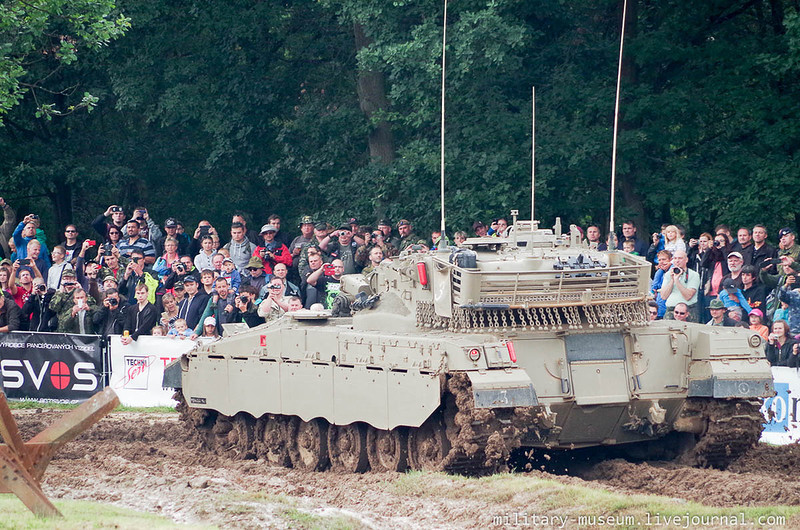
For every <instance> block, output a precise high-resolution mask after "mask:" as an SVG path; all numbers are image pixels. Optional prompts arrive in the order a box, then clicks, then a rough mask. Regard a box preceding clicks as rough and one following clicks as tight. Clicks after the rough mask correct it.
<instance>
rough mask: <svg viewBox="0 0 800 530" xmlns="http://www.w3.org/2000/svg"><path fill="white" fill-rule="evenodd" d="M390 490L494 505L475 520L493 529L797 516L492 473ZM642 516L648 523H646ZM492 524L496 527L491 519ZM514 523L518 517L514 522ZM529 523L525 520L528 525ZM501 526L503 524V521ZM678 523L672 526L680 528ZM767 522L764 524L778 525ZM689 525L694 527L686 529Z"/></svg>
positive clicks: (419, 480) (430, 478)
mask: <svg viewBox="0 0 800 530" xmlns="http://www.w3.org/2000/svg"><path fill="white" fill-rule="evenodd" d="M389 489H390V491H394V492H395V493H397V494H400V495H407V496H412V497H446V498H450V499H472V500H475V501H481V502H488V503H491V504H496V505H497V513H496V514H487V520H486V521H477V522H478V523H479V524H481V523H483V524H484V525H486V526H492V525H493V518H494V517H497V516H499V515H503V514H508V513H509V512H512V513H517V514H520V513H526V514H532V513H538V514H550V515H560V516H569V517H570V518H571V519H570V524H569V525H568V526H570V527H574V526H580V522H579V520H578V517H579V516H599V515H604V516H614V517H623V516H629V519H628V522H630V521H636V522H637V523H636V524H623V525H622V527H628V528H638V527H640V526H645V525H646V523H647V521H648V520H649V521H650V522H653V521H654V520H655V515H656V514H658V515H659V516H660V517H661V518H662V521H663V518H664V517H667V518H669V519H670V520H673V521H674V520H676V519H675V518H677V517H681V518H683V517H686V516H687V515H688V516H689V517H693V516H697V517H711V516H727V517H729V518H731V519H733V518H734V517H736V518H737V520H741V518H742V517H743V518H744V520H745V521H746V523H745V524H747V522H752V523H753V524H754V525H755V526H756V527H758V524H757V522H758V521H759V520H760V519H759V518H764V517H770V516H773V517H774V516H781V517H785V523H784V525H788V526H792V525H793V524H797V521H796V520H793V521H791V522H790V519H792V518H793V517H795V516H798V515H800V507H797V506H755V507H736V508H720V507H714V506H705V505H702V504H699V503H696V502H689V501H684V500H681V499H673V498H669V497H663V496H658V495H626V494H623V493H617V492H612V491H606V490H603V489H600V488H595V487H589V486H584V485H574V484H565V483H562V482H558V481H555V480H550V479H543V478H538V477H532V476H526V475H514V474H497V475H492V476H489V477H482V478H466V477H454V476H449V475H444V474H442V473H420V472H411V473H407V474H404V475H401V476H400V477H398V478H397V479H396V480H395V481H394V482H393V483H390V484H389ZM648 516H649V517H650V519H648ZM494 521H495V523H494V524H500V523H497V522H496V521H497V520H496V519H495V520H494ZM518 521H519V519H518ZM528 522H530V521H528ZM504 524H509V523H508V522H505V523H504ZM683 524H684V522H683V520H682V522H680V523H676V524H675V526H681V525H683ZM784 525H781V524H771V525H769V526H773V527H775V526H784ZM690 526H696V525H691V524H690Z"/></svg>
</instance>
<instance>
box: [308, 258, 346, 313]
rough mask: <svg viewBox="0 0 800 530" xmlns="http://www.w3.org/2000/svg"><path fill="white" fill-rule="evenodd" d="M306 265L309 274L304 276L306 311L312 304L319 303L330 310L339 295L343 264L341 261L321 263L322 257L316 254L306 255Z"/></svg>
mask: <svg viewBox="0 0 800 530" xmlns="http://www.w3.org/2000/svg"><path fill="white" fill-rule="evenodd" d="M308 264H309V266H310V268H311V272H309V274H308V275H307V276H306V280H305V281H306V284H307V286H306V303H305V307H306V309H309V308H310V307H311V306H312V305H313V304H316V303H321V304H322V305H324V306H325V308H326V309H330V308H331V306H332V305H333V300H334V298H336V295H337V294H339V280H341V278H342V274H343V273H344V263H342V260H340V259H335V260H333V261H332V262H331V263H325V264H324V265H323V263H322V257H321V256H320V255H319V254H318V253H315V254H310V253H309V255H308Z"/></svg>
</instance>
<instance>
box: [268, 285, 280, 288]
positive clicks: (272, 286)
mask: <svg viewBox="0 0 800 530" xmlns="http://www.w3.org/2000/svg"><path fill="white" fill-rule="evenodd" d="M267 288H268V289H280V288H281V286H280V285H268V286H267Z"/></svg>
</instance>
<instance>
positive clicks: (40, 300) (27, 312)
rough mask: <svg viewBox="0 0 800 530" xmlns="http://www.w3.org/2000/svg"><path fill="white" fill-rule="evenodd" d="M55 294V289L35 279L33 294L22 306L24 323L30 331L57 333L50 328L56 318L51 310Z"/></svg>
mask: <svg viewBox="0 0 800 530" xmlns="http://www.w3.org/2000/svg"><path fill="white" fill-rule="evenodd" d="M59 279H60V275H59ZM55 292H56V291H55V289H48V287H47V285H45V283H44V280H42V279H41V278H34V279H33V292H32V293H31V294H30V296H28V299H27V300H26V301H25V303H24V304H23V305H22V311H21V318H22V322H23V323H27V324H28V326H27V328H28V331H55V329H54V328H51V327H50V321H51V320H52V318H53V317H54V316H55V313H53V310H52V309H50V301H51V300H52V299H53V295H54V294H55Z"/></svg>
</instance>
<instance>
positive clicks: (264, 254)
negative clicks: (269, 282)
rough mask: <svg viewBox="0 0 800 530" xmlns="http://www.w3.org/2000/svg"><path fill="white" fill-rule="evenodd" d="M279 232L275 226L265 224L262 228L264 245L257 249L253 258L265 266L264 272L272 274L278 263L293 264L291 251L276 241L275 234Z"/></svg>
mask: <svg viewBox="0 0 800 530" xmlns="http://www.w3.org/2000/svg"><path fill="white" fill-rule="evenodd" d="M277 232H278V230H277V228H275V225H272V224H265V225H264V226H262V227H261V237H262V239H263V243H262V244H261V245H259V246H258V247H256V250H255V252H253V256H255V257H257V258H259V259H260V260H261V262H262V263H263V264H264V272H265V273H266V274H268V275H269V274H272V267H274V266H275V264H276V263H283V264H284V265H287V266H289V265H291V264H292V255H291V253H290V252H289V249H288V248H287V247H286V245H284V244H283V243H280V242H278V241H275V234H276V233H277Z"/></svg>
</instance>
